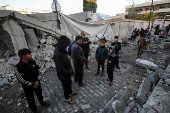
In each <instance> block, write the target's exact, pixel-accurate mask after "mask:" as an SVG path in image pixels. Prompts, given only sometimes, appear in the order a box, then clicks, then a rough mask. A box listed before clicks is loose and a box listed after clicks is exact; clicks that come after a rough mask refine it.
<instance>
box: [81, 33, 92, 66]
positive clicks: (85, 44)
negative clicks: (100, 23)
mask: <svg viewBox="0 0 170 113" xmlns="http://www.w3.org/2000/svg"><path fill="white" fill-rule="evenodd" d="M81 37H82V44H81V46H82V49H83V51H84V56H85V58H86V59H88V55H89V51H90V48H89V44H91V41H90V40H89V39H88V38H87V37H86V35H85V32H84V31H82V32H81ZM85 63H86V68H87V69H90V68H89V67H88V63H87V62H85Z"/></svg>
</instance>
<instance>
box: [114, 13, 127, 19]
mask: <svg viewBox="0 0 170 113" xmlns="http://www.w3.org/2000/svg"><path fill="white" fill-rule="evenodd" d="M112 18H113V19H117V18H121V19H125V13H118V14H116V16H112Z"/></svg>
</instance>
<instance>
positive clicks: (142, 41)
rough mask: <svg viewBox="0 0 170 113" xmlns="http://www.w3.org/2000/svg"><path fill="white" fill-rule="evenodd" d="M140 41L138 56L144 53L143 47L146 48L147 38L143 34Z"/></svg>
mask: <svg viewBox="0 0 170 113" xmlns="http://www.w3.org/2000/svg"><path fill="white" fill-rule="evenodd" d="M137 43H138V57H139V56H141V55H142V53H143V49H145V48H146V40H145V39H144V36H141V39H140V40H138V41H137Z"/></svg>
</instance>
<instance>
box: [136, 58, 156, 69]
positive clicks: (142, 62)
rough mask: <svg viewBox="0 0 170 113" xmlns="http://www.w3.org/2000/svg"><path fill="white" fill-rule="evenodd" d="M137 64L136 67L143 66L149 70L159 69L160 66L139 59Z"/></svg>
mask: <svg viewBox="0 0 170 113" xmlns="http://www.w3.org/2000/svg"><path fill="white" fill-rule="evenodd" d="M135 63H136V65H139V66H143V67H145V68H147V69H148V68H151V69H153V70H157V69H158V66H157V65H156V64H154V63H153V62H150V61H148V60H142V59H137V60H136V62H135Z"/></svg>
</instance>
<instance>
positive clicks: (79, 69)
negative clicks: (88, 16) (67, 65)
mask: <svg viewBox="0 0 170 113" xmlns="http://www.w3.org/2000/svg"><path fill="white" fill-rule="evenodd" d="M81 44H82V37H81V36H79V35H78V36H76V39H75V43H74V44H73V45H72V47H71V55H72V59H73V63H74V67H75V82H78V85H79V86H80V87H82V86H84V85H83V83H82V81H83V65H84V62H87V63H91V61H90V60H88V59H86V58H85V56H84V52H83V49H82V47H81Z"/></svg>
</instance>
